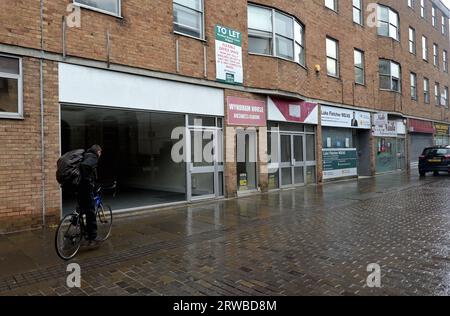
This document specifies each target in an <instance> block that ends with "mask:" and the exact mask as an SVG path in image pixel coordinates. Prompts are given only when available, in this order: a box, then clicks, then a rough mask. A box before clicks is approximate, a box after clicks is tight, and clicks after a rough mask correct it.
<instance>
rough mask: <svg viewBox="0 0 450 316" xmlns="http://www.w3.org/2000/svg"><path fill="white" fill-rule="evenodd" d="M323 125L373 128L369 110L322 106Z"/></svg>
mask: <svg viewBox="0 0 450 316" xmlns="http://www.w3.org/2000/svg"><path fill="white" fill-rule="evenodd" d="M322 126H330V127H345V128H354V129H371V128H372V124H371V115H370V113H369V112H361V111H354V110H348V109H341V108H335V107H331V106H322Z"/></svg>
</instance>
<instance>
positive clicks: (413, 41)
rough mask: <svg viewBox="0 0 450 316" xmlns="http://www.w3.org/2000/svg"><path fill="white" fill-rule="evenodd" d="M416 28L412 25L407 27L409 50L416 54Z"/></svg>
mask: <svg viewBox="0 0 450 316" xmlns="http://www.w3.org/2000/svg"><path fill="white" fill-rule="evenodd" d="M416 51H417V49H416V30H415V29H413V28H412V27H410V28H409V52H410V53H411V54H414V55H415V54H416Z"/></svg>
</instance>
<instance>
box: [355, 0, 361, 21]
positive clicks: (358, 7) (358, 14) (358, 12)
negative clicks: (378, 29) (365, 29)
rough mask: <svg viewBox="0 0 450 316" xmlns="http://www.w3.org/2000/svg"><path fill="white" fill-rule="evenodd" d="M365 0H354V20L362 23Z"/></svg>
mask: <svg viewBox="0 0 450 316" xmlns="http://www.w3.org/2000/svg"><path fill="white" fill-rule="evenodd" d="M362 1H363V0H353V22H355V23H357V24H360V25H362V24H363V11H362Z"/></svg>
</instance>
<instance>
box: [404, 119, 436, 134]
mask: <svg viewBox="0 0 450 316" xmlns="http://www.w3.org/2000/svg"><path fill="white" fill-rule="evenodd" d="M409 131H410V132H411V133H423V134H434V127H433V123H432V122H428V121H420V120H413V119H410V120H409Z"/></svg>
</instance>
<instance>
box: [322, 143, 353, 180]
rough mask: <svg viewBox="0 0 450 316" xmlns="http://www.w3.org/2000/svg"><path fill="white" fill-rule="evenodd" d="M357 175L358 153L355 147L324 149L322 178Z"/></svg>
mask: <svg viewBox="0 0 450 316" xmlns="http://www.w3.org/2000/svg"><path fill="white" fill-rule="evenodd" d="M357 175H358V154H357V151H356V149H324V150H323V178H324V179H325V180H328V179H336V178H342V177H354V176H357Z"/></svg>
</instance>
